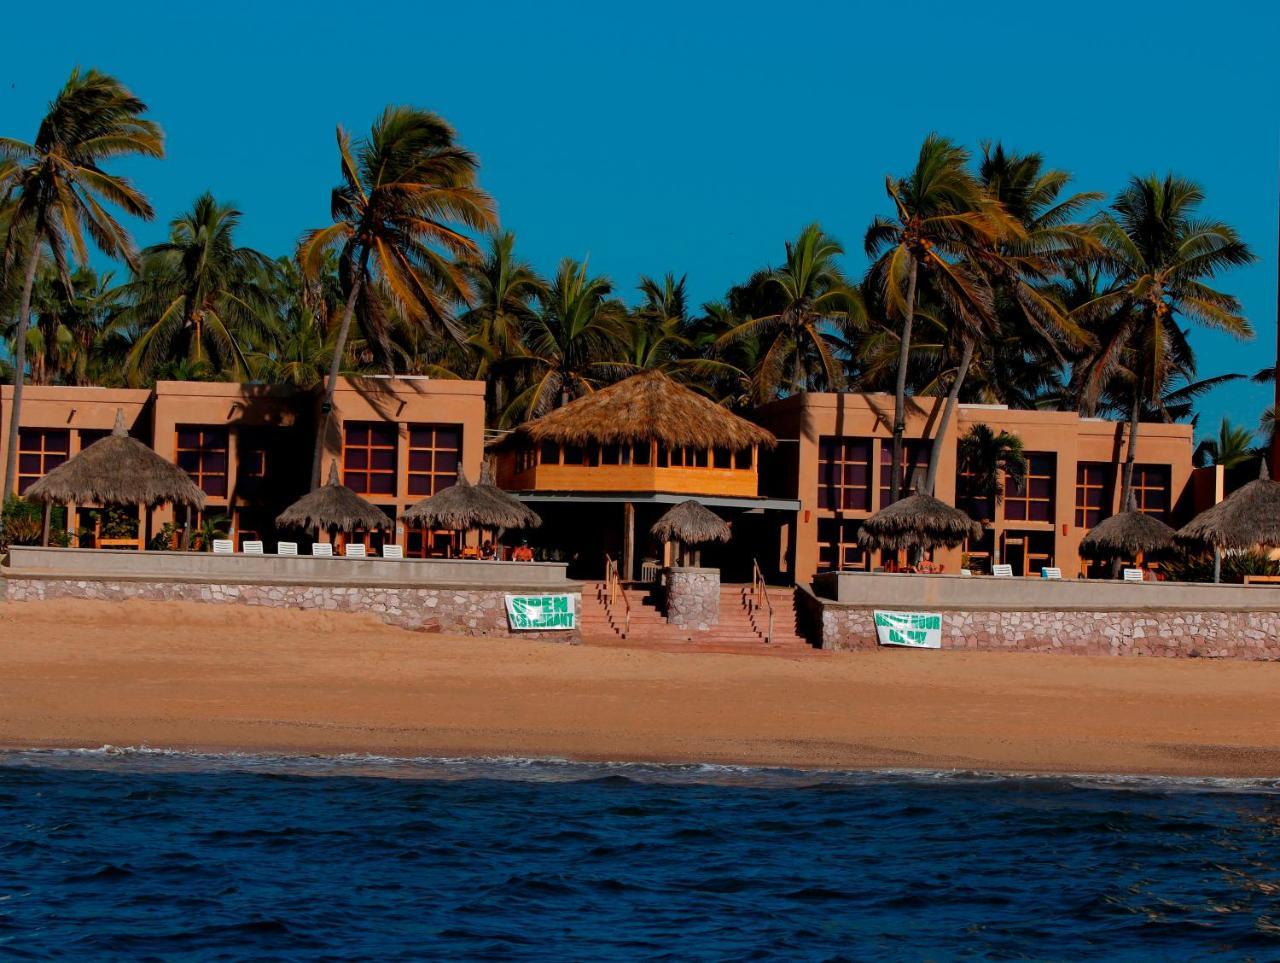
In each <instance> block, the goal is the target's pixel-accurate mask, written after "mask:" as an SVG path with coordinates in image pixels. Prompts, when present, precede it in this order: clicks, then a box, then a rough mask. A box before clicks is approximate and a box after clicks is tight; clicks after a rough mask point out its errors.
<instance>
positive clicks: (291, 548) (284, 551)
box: [276, 542, 298, 557]
mask: <svg viewBox="0 0 1280 963" xmlns="http://www.w3.org/2000/svg"><path fill="white" fill-rule="evenodd" d="M276 554H277V555H288V556H290V557H292V556H295V555H297V554H298V543H297V542H276Z"/></svg>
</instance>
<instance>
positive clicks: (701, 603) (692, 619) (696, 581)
mask: <svg viewBox="0 0 1280 963" xmlns="http://www.w3.org/2000/svg"><path fill="white" fill-rule="evenodd" d="M667 622H668V623H670V624H671V625H677V626H680V627H681V628H688V629H699V630H705V629H709V628H711V627H712V626H713V625H717V624H719V622H720V570H719V569H717V568H688V567H685V566H673V567H672V568H669V569H667Z"/></svg>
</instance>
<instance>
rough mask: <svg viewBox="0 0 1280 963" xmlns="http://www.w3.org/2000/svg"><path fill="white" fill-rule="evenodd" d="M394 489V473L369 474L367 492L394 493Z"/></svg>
mask: <svg viewBox="0 0 1280 963" xmlns="http://www.w3.org/2000/svg"><path fill="white" fill-rule="evenodd" d="M395 491H396V478H395V476H394V475H382V474H379V475H371V476H369V493H370V494H372V495H394V494H395Z"/></svg>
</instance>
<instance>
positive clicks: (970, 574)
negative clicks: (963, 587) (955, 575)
mask: <svg viewBox="0 0 1280 963" xmlns="http://www.w3.org/2000/svg"><path fill="white" fill-rule="evenodd" d="M960 574H961V575H962V576H963V577H965V578H973V572H972V570H970V569H967V568H962V569H960Z"/></svg>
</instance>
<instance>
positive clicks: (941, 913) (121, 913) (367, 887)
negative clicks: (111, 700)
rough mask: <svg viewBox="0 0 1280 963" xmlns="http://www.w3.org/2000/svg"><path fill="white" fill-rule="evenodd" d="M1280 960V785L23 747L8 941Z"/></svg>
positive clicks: (5, 813) (598, 953)
mask: <svg viewBox="0 0 1280 963" xmlns="http://www.w3.org/2000/svg"><path fill="white" fill-rule="evenodd" d="M51 958H72V959H89V960H115V959H119V960H148V959H154V960H242V959H286V960H288V959H296V960H312V959H351V958H362V959H377V960H408V959H439V958H448V959H469V958H483V959H510V960H557V961H559V960H613V959H663V960H729V959H731V960H747V959H754V960H771V959H778V960H843V959H849V960H858V959H875V960H918V959H935V960H947V959H1062V960H1079V959H1121V960H1123V959H1133V960H1149V959H1161V958H1164V959H1177V960H1183V959H1199V958H1206V959H1207V958H1212V959H1232V960H1234V959H1256V960H1265V959H1280V784H1276V783H1266V782H1221V781H1213V780H1203V781H1198V782H1197V781H1190V782H1174V781H1166V780H1158V779H1071V778H1047V777H1039V778H1032V777H1027V778H1019V777H996V776H990V775H980V774H963V773H949V774H941V773H878V774H859V773H822V774H812V773H799V772H789V771H785V770H749V769H732V768H716V767H698V766H689V767H678V766H677V767H660V766H626V765H607V766H606V765H582V764H570V763H562V762H555V761H542V762H537V761H520V760H488V761H479V762H464V761H460V760H385V759H368V758H342V759H336V760H321V759H281V758H267V757H251V756H221V757H211V756H192V755H179V754H170V753H156V752H148V751H137V750H133V751H113V750H108V749H104V750H98V751H94V752H16V753H3V754H0V959H5V960H38V959H51Z"/></svg>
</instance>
